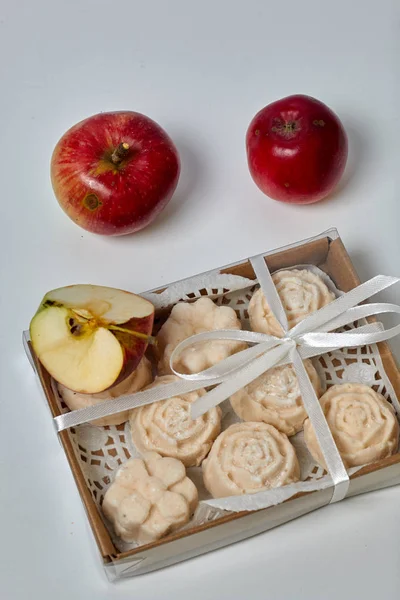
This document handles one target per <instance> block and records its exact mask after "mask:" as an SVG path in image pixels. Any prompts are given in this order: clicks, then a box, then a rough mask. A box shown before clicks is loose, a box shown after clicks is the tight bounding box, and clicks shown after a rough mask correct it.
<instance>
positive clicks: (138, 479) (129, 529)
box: [102, 452, 198, 544]
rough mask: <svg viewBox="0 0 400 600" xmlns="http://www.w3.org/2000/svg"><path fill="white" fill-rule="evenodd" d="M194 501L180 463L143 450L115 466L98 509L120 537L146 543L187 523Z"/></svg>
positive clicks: (191, 485) (195, 495) (194, 491)
mask: <svg viewBox="0 0 400 600" xmlns="http://www.w3.org/2000/svg"><path fill="white" fill-rule="evenodd" d="M197 504H198V493H197V489H196V486H195V485H194V483H193V482H192V481H191V480H190V479H189V478H188V477H186V471H185V467H184V466H183V464H182V463H181V462H180V461H179V460H177V459H175V458H162V457H161V456H160V455H159V454H157V453H156V452H147V453H145V454H144V455H143V460H142V459H140V458H131V459H130V460H128V461H127V462H126V463H124V464H123V465H122V466H121V467H120V468H119V469H118V471H117V474H116V476H115V480H114V482H113V483H112V484H111V485H110V487H109V488H108V490H107V492H106V494H105V496H104V500H103V505H102V509H103V512H104V514H105V516H106V517H107V518H108V519H109V520H110V521H111V523H112V524H113V526H114V530H115V533H116V534H117V535H119V536H120V537H121V538H122V539H123V540H124V541H126V542H137V543H139V544H148V543H150V542H153V541H154V540H158V539H159V538H160V537H163V536H165V535H167V534H168V533H171V532H172V531H174V530H175V529H178V527H181V526H182V525H184V524H185V523H187V522H188V521H189V519H190V516H191V515H192V514H193V512H194V511H195V509H196V506H197Z"/></svg>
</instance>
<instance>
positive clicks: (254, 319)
mask: <svg viewBox="0 0 400 600" xmlns="http://www.w3.org/2000/svg"><path fill="white" fill-rule="evenodd" d="M272 280H273V282H274V284H275V287H276V289H277V292H278V294H279V297H280V299H281V302H282V304H283V307H284V309H285V312H286V316H287V320H288V326H289V329H291V328H292V327H294V326H295V325H297V323H300V321H302V320H303V319H305V317H307V316H308V315H310V314H311V313H313V312H315V311H317V310H319V309H320V308H322V307H323V306H325V305H326V304H329V303H330V302H332V301H333V300H334V299H335V295H334V294H333V293H332V292H331V291H330V290H329V289H328V287H327V286H326V284H325V283H324V282H323V281H322V279H321V277H319V276H318V275H315V273H312V272H311V271H308V270H307V269H301V270H300V269H293V270H287V271H278V272H277V273H274V274H273V275H272ZM248 311H249V318H250V325H251V328H252V330H253V331H259V332H261V333H268V334H269V335H274V336H276V337H282V336H283V331H282V327H281V326H280V324H279V323H278V321H277V319H276V318H275V316H274V314H273V313H272V311H271V309H270V307H269V304H268V302H267V300H266V298H265V296H264V294H263V292H262V290H261V288H260V289H258V290H257V291H256V292H255V293H254V294H253V296H252V298H251V300H250V303H249V308H248Z"/></svg>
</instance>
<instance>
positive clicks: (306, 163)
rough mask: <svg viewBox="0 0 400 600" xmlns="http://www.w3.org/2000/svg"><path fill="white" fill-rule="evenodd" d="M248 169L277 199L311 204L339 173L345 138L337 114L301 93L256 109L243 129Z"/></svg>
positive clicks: (343, 161)
mask: <svg viewBox="0 0 400 600" xmlns="http://www.w3.org/2000/svg"><path fill="white" fill-rule="evenodd" d="M246 149H247V160H248V165H249V169H250V174H251V176H252V178H253V180H254V182H255V183H256V185H257V186H258V187H259V188H260V190H261V191H262V192H264V194H266V195H267V196H269V197H270V198H273V199H274V200H280V201H281V202H287V203H296V204H311V203H313V202H318V201H319V200H322V199H323V198H325V197H326V196H327V195H328V194H329V193H330V192H331V191H332V190H333V189H334V188H335V186H336V185H337V184H338V182H339V180H340V178H341V177H342V175H343V172H344V169H345V166H346V162H347V155H348V141H347V135H346V132H345V130H344V127H343V125H342V123H341V122H340V120H339V119H338V117H337V116H336V115H335V113H334V112H332V110H331V109H330V108H328V107H327V106H326V105H325V104H323V103H322V102H320V101H319V100H316V99H315V98H312V97H310V96H304V95H294V96H288V97H286V98H283V99H281V100H278V101H276V102H273V103H272V104H269V105H268V106H266V107H265V108H263V109H262V110H260V111H259V112H258V113H257V114H256V116H255V117H254V118H253V120H252V121H251V123H250V125H249V128H248V130H247V135H246Z"/></svg>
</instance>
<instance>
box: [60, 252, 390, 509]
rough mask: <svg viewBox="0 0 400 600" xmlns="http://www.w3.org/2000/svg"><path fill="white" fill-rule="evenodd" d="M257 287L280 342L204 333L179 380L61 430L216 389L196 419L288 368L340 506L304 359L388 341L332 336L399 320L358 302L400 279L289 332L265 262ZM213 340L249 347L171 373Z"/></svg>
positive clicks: (341, 492)
mask: <svg viewBox="0 0 400 600" xmlns="http://www.w3.org/2000/svg"><path fill="white" fill-rule="evenodd" d="M250 262H251V264H252V266H253V269H254V272H255V274H256V276H257V279H258V282H259V284H260V286H261V288H262V290H263V293H264V295H265V297H266V298H267V299H268V304H269V305H270V307H271V309H272V311H273V313H274V314H275V316H276V317H277V319H278V321H279V323H280V324H281V326H282V329H283V331H284V336H283V337H282V338H277V337H275V336H271V335H267V334H263V333H257V332H253V331H237V330H218V331H206V332H204V333H200V334H197V335H194V336H191V337H190V338H188V339H186V340H184V341H183V342H181V344H179V345H178V346H177V348H176V349H175V350H174V352H173V353H172V356H171V361H170V365H171V369H172V371H173V372H174V373H175V375H177V376H179V378H180V380H179V381H177V382H174V383H170V384H166V385H163V386H158V387H155V388H152V389H150V390H146V391H143V392H138V393H136V394H129V395H126V396H121V397H119V398H117V399H112V400H108V401H105V402H102V403H101V404H97V405H95V406H90V407H88V408H82V409H79V410H75V411H71V412H69V413H66V414H63V415H60V416H58V417H55V419H54V421H55V425H56V428H57V430H58V431H62V430H64V429H68V428H70V427H73V426H76V425H80V424H82V423H87V422H90V421H94V420H95V419H100V418H103V417H107V416H110V415H113V414H117V413H119V412H122V411H125V410H130V409H133V408H137V407H139V406H144V405H146V404H151V403H153V402H159V401H160V400H166V399H167V398H171V397H173V396H179V395H181V394H186V393H188V392H191V391H194V390H198V389H200V388H204V387H207V388H208V387H213V389H212V390H211V391H209V392H208V393H207V394H205V395H204V396H202V397H201V398H199V399H198V400H197V401H196V402H195V403H194V404H193V405H192V409H191V414H192V417H193V418H197V417H199V416H200V415H202V414H204V413H205V412H207V411H208V410H210V408H213V407H214V406H217V405H218V404H220V403H221V402H222V401H223V400H225V399H227V398H229V397H230V396H231V395H232V394H234V393H235V392H237V391H238V390H239V389H241V388H243V387H244V386H245V385H248V384H249V383H251V381H253V380H254V379H256V378H257V377H259V376H260V375H261V374H262V373H264V372H265V371H267V370H268V369H270V368H271V367H274V366H277V365H282V364H287V363H289V362H291V363H293V365H294V369H295V371H296V375H297V378H298V381H299V387H300V391H301V394H302V398H303V403H304V407H305V409H306V411H307V414H308V416H309V418H310V420H311V423H312V425H313V427H314V430H315V433H316V436H317V439H318V442H319V444H320V446H321V450H322V453H323V455H324V458H325V462H326V465H327V467H328V470H329V473H330V475H331V477H332V481H333V483H334V489H333V494H332V500H331V502H337V501H339V500H342V499H343V498H344V497H345V496H346V493H347V490H348V485H349V478H348V474H347V472H346V469H345V467H344V465H343V462H342V460H341V457H340V454H339V452H338V450H337V447H336V445H335V442H334V440H333V437H332V434H331V432H330V429H329V427H328V425H327V422H326V420H325V417H324V414H323V411H322V409H321V406H320V403H319V401H318V398H317V397H316V394H315V391H314V388H313V386H312V384H311V382H310V379H309V377H308V375H307V372H306V370H305V368H304V365H303V360H304V359H305V358H310V357H312V356H317V355H320V354H323V353H324V352H328V351H330V350H333V349H339V348H344V347H354V346H364V345H367V344H373V343H377V342H381V341H384V340H388V339H390V338H393V337H394V336H396V335H398V334H399V333H400V324H399V325H396V326H394V327H392V328H390V329H388V330H385V329H383V327H382V325H381V324H380V323H373V324H368V325H363V326H360V327H357V329H356V331H352V332H349V333H347V332H344V333H330V332H331V331H332V330H335V329H338V328H339V327H343V326H345V325H348V324H350V323H354V322H355V321H357V320H359V319H363V318H365V317H369V316H372V315H378V314H383V313H396V314H400V306H397V305H395V304H384V303H375V304H366V305H362V306H356V305H357V304H359V303H360V302H363V301H364V300H366V299H368V298H370V297H371V296H373V295H375V294H377V293H378V292H381V291H382V290H384V289H386V288H388V287H390V286H392V285H393V284H395V283H397V282H398V281H400V279H398V278H395V277H389V276H385V275H378V276H377V277H374V278H372V279H370V280H369V281H367V282H365V283H363V284H361V285H359V286H358V287H357V288H354V289H353V290H351V291H350V292H348V293H346V294H343V295H342V296H340V297H339V298H337V299H336V300H334V301H333V302H331V303H330V304H328V305H326V306H324V307H323V308H321V309H320V310H318V311H316V312H314V313H312V314H311V315H309V316H308V317H306V318H305V319H304V320H303V321H301V322H300V323H299V324H298V325H296V326H295V327H293V328H292V329H290V330H288V323H287V318H286V313H285V310H284V308H283V306H282V303H281V301H280V298H279V295H278V293H277V291H276V288H275V285H274V283H273V281H272V277H271V275H270V272H269V270H268V268H267V265H266V263H265V260H264V258H263V257H261V256H258V257H254V258H252V259H250ZM210 340H234V341H242V342H247V343H248V344H251V346H250V347H249V348H247V349H246V350H243V351H241V352H238V353H236V354H234V355H232V356H230V357H228V358H227V359H225V360H223V361H221V362H219V363H218V364H216V365H214V366H212V367H210V368H208V369H206V370H204V371H201V372H199V373H194V374H184V373H180V372H178V371H177V370H175V368H174V364H175V363H176V361H177V359H178V358H179V356H180V355H181V353H182V352H183V350H185V349H186V348H188V347H193V346H194V345H195V344H196V343H199V342H204V341H210Z"/></svg>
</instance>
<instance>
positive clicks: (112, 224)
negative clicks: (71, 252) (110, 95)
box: [51, 111, 180, 235]
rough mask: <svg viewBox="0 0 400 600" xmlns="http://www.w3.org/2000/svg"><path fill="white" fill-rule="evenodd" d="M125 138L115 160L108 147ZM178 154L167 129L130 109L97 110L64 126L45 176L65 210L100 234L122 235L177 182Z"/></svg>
mask: <svg viewBox="0 0 400 600" xmlns="http://www.w3.org/2000/svg"><path fill="white" fill-rule="evenodd" d="M121 144H128V145H129V150H128V152H127V154H126V156H124V157H123V158H122V159H121V160H120V161H119V162H118V163H117V164H115V163H114V162H113V160H112V156H113V153H114V151H115V150H116V149H117V148H118V147H119V146H120V145H121ZM179 175H180V160H179V155H178V151H177V149H176V148H175V146H174V144H173V142H172V140H171V139H170V138H169V136H168V135H167V133H166V132H165V131H164V130H163V129H162V128H161V127H160V126H159V125H158V124H157V123H155V122H154V121H152V120H151V119H150V118H148V117H146V116H145V115H142V114H140V113H136V112H129V111H119V112H110V113H100V114H97V115H94V116H92V117H89V118H87V119H85V120H83V121H81V122H80V123H78V124H77V125H75V126H74V127H72V128H71V129H69V130H68V131H67V132H66V133H65V134H64V135H63V136H62V138H61V139H60V140H59V142H58V143H57V145H56V147H55V149H54V152H53V155H52V159H51V181H52V185H53V189H54V193H55V195H56V198H57V200H58V202H59V204H60V206H61V207H62V209H63V210H64V211H65V212H66V214H67V215H68V216H69V217H70V218H71V219H72V220H73V221H74V222H75V223H76V224H77V225H79V226H80V227H82V228H83V229H86V230H87V231H90V232H92V233H97V234H102V235H125V234H129V233H133V232H135V231H139V230H140V229H143V228H144V227H146V226H147V225H149V223H151V222H152V221H153V220H154V219H155V218H156V216H157V215H158V214H159V213H160V212H161V211H162V210H163V208H164V207H165V206H166V205H167V203H168V201H169V200H170V199H171V197H172V195H173V193H174V191H175V188H176V186H177V184H178V179H179Z"/></svg>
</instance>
